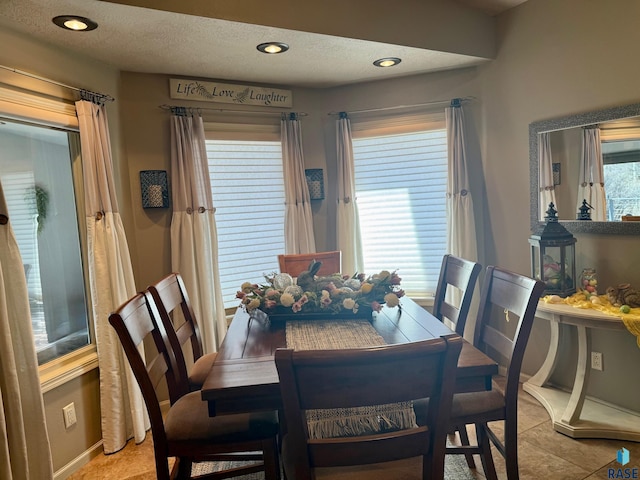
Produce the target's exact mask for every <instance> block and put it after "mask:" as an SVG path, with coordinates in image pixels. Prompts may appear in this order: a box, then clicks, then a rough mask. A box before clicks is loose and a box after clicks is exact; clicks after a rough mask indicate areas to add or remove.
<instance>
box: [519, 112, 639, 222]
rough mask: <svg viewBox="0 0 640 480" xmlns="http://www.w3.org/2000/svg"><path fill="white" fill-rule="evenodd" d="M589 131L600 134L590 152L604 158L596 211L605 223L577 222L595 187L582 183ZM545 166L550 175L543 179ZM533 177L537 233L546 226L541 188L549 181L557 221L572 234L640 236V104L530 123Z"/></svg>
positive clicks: (530, 156) (532, 209)
mask: <svg viewBox="0 0 640 480" xmlns="http://www.w3.org/2000/svg"><path fill="white" fill-rule="evenodd" d="M585 129H589V130H590V131H597V136H596V138H597V141H596V142H595V143H593V144H591V145H590V146H591V147H593V148H596V150H597V148H600V152H597V154H596V155H595V157H598V158H599V157H600V155H601V158H602V160H601V163H600V164H599V165H600V166H599V168H600V169H601V174H602V175H603V182H602V186H601V187H600V188H601V189H602V191H601V196H602V202H601V204H600V205H596V207H597V208H599V210H598V211H599V212H600V217H601V219H602V220H601V221H595V220H576V218H577V215H578V212H579V206H580V203H581V202H582V200H583V197H586V196H589V195H591V194H590V193H585V190H584V188H585V187H584V185H591V184H588V183H585V182H581V174H583V173H584V169H585V166H584V165H585V160H584V158H583V151H584V150H585V147H584V141H583V135H585V133H584V130H585ZM541 139H543V141H542V142H541ZM587 150H589V147H587ZM591 156H593V155H591ZM549 164H551V165H549ZM581 164H582V165H581ZM586 164H588V162H587V163H586ZM544 165H546V166H547V168H548V170H547V173H548V174H547V175H546V177H545V176H544V175H543V176H542V177H541V176H540V170H541V166H544ZM587 168H588V167H587ZM543 170H544V168H543ZM529 174H530V181H531V200H530V204H531V212H530V218H531V230H532V231H533V232H537V231H538V230H539V229H540V228H541V227H542V226H543V225H544V215H545V212H546V205H548V204H547V203H546V201H547V200H548V198H546V197H545V192H544V190H545V189H544V188H542V189H541V182H545V181H546V182H547V183H549V182H551V184H552V185H553V192H554V197H555V200H556V202H555V203H556V208H557V210H558V217H559V218H560V221H561V222H562V224H563V225H564V226H565V227H566V228H567V229H568V230H569V231H571V232H572V233H606V234H623V235H637V234H640V221H638V220H640V103H639V104H633V105H626V106H621V107H614V108H608V109H604V110H598V111H594V112H586V113H580V114H576V115H570V116H566V117H560V118H555V119H550V120H542V121H538V122H533V123H531V124H530V125H529ZM551 177H552V180H549V179H550V178H551ZM541 178H542V180H541ZM545 178H546V179H547V180H545ZM583 180H584V178H583ZM581 185H582V187H581ZM593 185H600V183H598V182H594V183H593ZM587 188H589V187H587ZM547 190H548V189H547ZM547 195H548V194H547ZM591 198H594V197H591ZM597 201H598V199H597V198H594V200H593V202H592V203H597ZM543 203H544V204H545V206H543V205H542V204H543ZM623 217H624V218H623ZM593 218H597V216H594V217H593ZM634 220H635V221H634Z"/></svg>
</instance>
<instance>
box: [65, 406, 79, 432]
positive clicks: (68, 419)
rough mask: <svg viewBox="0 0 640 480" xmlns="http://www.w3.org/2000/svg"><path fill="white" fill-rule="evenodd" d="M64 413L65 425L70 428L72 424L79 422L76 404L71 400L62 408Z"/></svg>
mask: <svg viewBox="0 0 640 480" xmlns="http://www.w3.org/2000/svg"><path fill="white" fill-rule="evenodd" d="M62 415H63V416H64V427H65V428H69V427H71V426H72V425H75V424H76V422H77V418H76V405H75V404H74V403H73V402H71V403H70V404H69V405H67V406H66V407H63V408H62Z"/></svg>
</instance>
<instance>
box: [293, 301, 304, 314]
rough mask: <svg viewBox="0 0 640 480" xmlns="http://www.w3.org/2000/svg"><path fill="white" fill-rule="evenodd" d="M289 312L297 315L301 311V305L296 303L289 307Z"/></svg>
mask: <svg viewBox="0 0 640 480" xmlns="http://www.w3.org/2000/svg"><path fill="white" fill-rule="evenodd" d="M291 310H293V313H298V312H299V311H300V310H302V305H300V302H296V303H294V304H293V305H291Z"/></svg>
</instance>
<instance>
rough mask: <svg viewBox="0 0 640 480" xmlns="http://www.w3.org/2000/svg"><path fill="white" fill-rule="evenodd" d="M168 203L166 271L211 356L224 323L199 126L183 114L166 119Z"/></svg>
mask: <svg viewBox="0 0 640 480" xmlns="http://www.w3.org/2000/svg"><path fill="white" fill-rule="evenodd" d="M171 197H172V201H173V216H172V218H171V268H172V269H173V271H174V272H179V273H180V275H181V276H182V278H183V280H184V283H185V286H186V287H187V291H188V292H189V298H190V300H191V303H192V306H193V310H194V313H195V315H196V318H197V319H198V326H199V327H200V332H201V334H202V343H203V349H204V351H205V353H210V352H216V351H217V350H218V346H219V345H220V343H221V342H222V339H223V338H224V336H225V334H226V331H227V320H226V315H225V311H224V303H223V300H222V289H221V286H220V274H219V270H218V234H217V231H216V221H215V208H214V207H213V197H212V195H211V180H210V177H209V166H208V161H207V148H206V142H205V134H204V124H203V122H202V117H200V116H188V115H186V114H185V112H184V109H179V110H176V111H174V114H173V115H172V116H171Z"/></svg>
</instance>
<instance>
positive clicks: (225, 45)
mask: <svg viewBox="0 0 640 480" xmlns="http://www.w3.org/2000/svg"><path fill="white" fill-rule="evenodd" d="M208 1H211V0H208ZM447 1H452V0H447ZM523 1H524V0H455V3H456V4H459V5H464V6H465V7H470V8H471V7H472V8H474V9H480V10H482V11H483V12H484V13H486V14H488V15H494V14H495V13H496V12H499V11H503V10H504V9H507V8H510V7H512V6H515V5H516V4H519V3H522V2H523ZM158 3H161V2H158ZM154 7H155V5H154ZM72 14H73V15H81V16H86V17H89V18H91V19H93V20H95V21H97V22H98V23H99V27H98V29H97V30H94V31H91V32H70V31H65V30H63V29H60V28H58V27H56V26H55V25H54V24H53V23H52V22H51V19H52V18H53V17H54V16H57V15H72ZM0 26H3V27H6V28H8V29H11V30H15V31H18V32H22V33H25V34H28V35H30V36H32V37H34V38H37V39H39V40H43V41H46V42H47V43H50V44H53V45H56V46H59V47H62V48H66V49H69V50H72V51H76V52H78V53H79V54H82V55H86V56H88V57H92V58H94V59H97V60H100V61H103V62H106V63H108V64H110V65H113V66H115V67H117V68H118V69H120V70H123V71H132V72H142V73H162V74H174V75H181V76H187V77H188V76H195V77H203V78H213V79H221V80H224V79H227V80H236V81H246V82H255V83H265V84H277V85H288V86H305V87H319V88H321V87H330V86H337V85H342V84H348V83H354V82H362V81H369V80H377V79H382V78H390V77H395V76H406V75H413V74H417V73H424V72H433V71H439V70H448V69H454V68H462V67H468V66H472V65H477V64H480V63H482V62H486V61H488V60H487V58H483V57H482V56H473V55H463V54H457V53H447V52H443V51H436V50H428V49H425V48H415V47H409V46H404V45H397V44H389V43H381V42H374V41H367V40H359V39H355V38H344V37H340V36H334V35H324V34H321V33H308V32H301V31H294V30H288V29H282V28H275V27H270V26H263V25H256V24H249V23H241V22H238V21H229V20H221V19H218V18H208V17H202V16H196V15H186V14H182V13H172V12H167V11H163V10H156V9H149V8H141V7H137V6H130V5H122V4H119V3H110V2H104V1H96V0H0ZM267 41H282V42H285V43H288V44H289V45H290V46H291V48H290V50H289V51H288V52H286V53H284V54H280V55H264V54H262V53H260V52H258V51H257V50H256V48H255V47H256V45H257V44H259V43H262V42H267ZM309 52H313V55H310V54H309ZM387 56H394V57H400V58H402V63H401V64H400V65H399V66H397V67H394V68H387V69H383V68H378V67H374V66H373V65H372V62H373V61H374V60H376V59H378V58H381V57H387ZM6 66H8V67H12V65H6Z"/></svg>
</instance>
